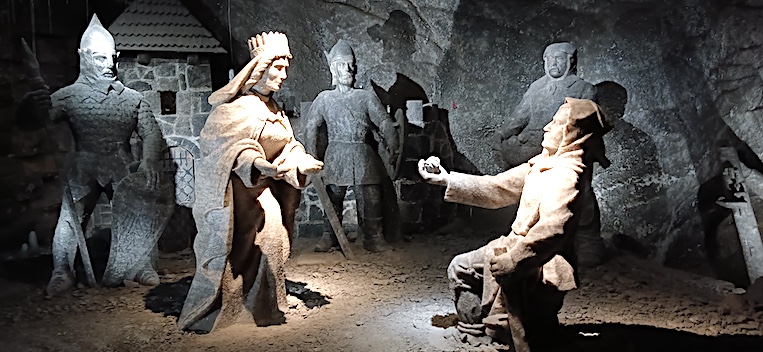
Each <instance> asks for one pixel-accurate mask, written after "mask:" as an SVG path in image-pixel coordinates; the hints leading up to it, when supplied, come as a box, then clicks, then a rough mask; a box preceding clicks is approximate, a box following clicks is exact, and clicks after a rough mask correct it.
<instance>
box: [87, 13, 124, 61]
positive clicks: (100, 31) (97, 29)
mask: <svg viewBox="0 0 763 352" xmlns="http://www.w3.org/2000/svg"><path fill="white" fill-rule="evenodd" d="M79 48H80V49H91V50H92V51H101V52H104V51H105V52H106V53H108V52H115V51H116V50H115V49H114V37H113V36H112V35H111V33H109V31H107V30H106V28H104V27H103V25H102V24H101V21H100V20H99V19H98V16H97V15H95V14H94V15H93V18H92V19H91V20H90V24H89V25H88V26H87V29H85V33H82V39H80V41H79ZM96 48H97V49H100V50H94V49H96ZM106 48H108V49H109V51H106Z"/></svg>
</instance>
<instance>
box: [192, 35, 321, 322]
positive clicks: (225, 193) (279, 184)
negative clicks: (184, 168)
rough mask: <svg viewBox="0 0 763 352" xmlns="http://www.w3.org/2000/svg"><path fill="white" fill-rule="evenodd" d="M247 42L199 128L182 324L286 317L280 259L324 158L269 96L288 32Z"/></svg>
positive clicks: (285, 61) (285, 55)
mask: <svg viewBox="0 0 763 352" xmlns="http://www.w3.org/2000/svg"><path fill="white" fill-rule="evenodd" d="M249 49H250V51H251V57H252V60H251V61H250V62H249V63H248V64H247V65H246V66H245V67H244V68H243V69H242V70H241V72H239V73H238V74H237V75H236V76H235V77H234V78H233V79H232V80H231V81H230V82H229V83H228V84H227V85H226V86H225V87H223V88H221V89H219V90H218V91H216V92H214V93H213V94H212V95H211V96H210V97H209V103H210V104H211V105H212V106H213V107H212V112H211V113H210V115H209V118H208V119H207V122H206V124H205V125H204V128H203V129H202V130H201V135H200V136H199V146H200V149H201V159H200V161H199V167H198V168H197V172H198V174H197V178H196V203H195V204H194V208H193V215H194V218H195V220H196V227H197V228H198V234H197V235H196V239H195V240H194V245H193V248H194V252H195V253H196V275H195V276H194V278H193V282H192V284H191V288H190V290H189V291H188V297H187V298H186V301H185V304H184V306H183V311H182V313H181V315H180V318H179V319H178V325H179V327H180V328H181V329H184V330H192V331H199V332H209V331H211V330H213V329H219V328H222V327H225V326H228V325H230V324H233V323H235V322H237V321H250V322H251V321H254V322H255V323H256V324H257V325H271V324H280V323H283V322H284V321H285V318H284V314H283V312H284V311H286V310H287V309H288V305H287V302H286V277H285V273H284V265H285V263H286V260H287V259H288V258H289V254H290V249H291V240H292V236H293V234H294V215H295V212H296V210H297V206H298V205H299V200H300V192H301V191H300V190H301V189H303V188H304V187H306V186H307V184H308V182H309V177H308V176H309V175H312V174H315V173H317V172H319V171H320V170H321V168H322V167H323V163H322V162H320V161H318V160H316V159H315V158H313V157H312V156H310V155H309V154H307V153H305V150H304V147H303V146H302V144H301V143H299V142H298V141H297V140H296V139H295V138H294V132H293V131H292V128H291V124H290V123H289V119H288V118H287V117H286V115H285V114H284V112H283V111H282V110H280V108H279V107H278V104H277V103H276V102H275V100H274V99H273V97H272V96H273V93H274V92H277V91H279V90H280V89H281V84H282V83H283V81H284V80H285V79H286V76H287V74H286V70H287V68H288V67H289V60H290V59H291V57H292V56H291V52H290V51H289V43H288V40H287V38H286V35H284V34H282V33H278V32H269V33H261V34H258V35H257V36H256V37H252V38H251V39H249Z"/></svg>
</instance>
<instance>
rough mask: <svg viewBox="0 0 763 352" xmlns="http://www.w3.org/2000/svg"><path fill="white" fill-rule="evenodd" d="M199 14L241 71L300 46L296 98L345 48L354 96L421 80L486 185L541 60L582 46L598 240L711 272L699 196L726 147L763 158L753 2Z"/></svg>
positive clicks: (324, 82)
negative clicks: (555, 45)
mask: <svg viewBox="0 0 763 352" xmlns="http://www.w3.org/2000/svg"><path fill="white" fill-rule="evenodd" d="M188 2H193V3H197V4H203V5H204V6H206V7H207V8H208V9H210V10H212V11H214V10H215V9H216V10H217V16H216V17H217V19H218V20H219V21H220V22H221V23H222V24H224V27H227V25H228V24H230V26H231V28H233V30H232V35H231V36H232V38H234V39H233V45H234V46H236V45H238V46H239V47H240V49H239V50H236V51H235V52H236V57H237V59H236V60H234V62H240V63H243V62H244V60H245V59H246V58H245V56H244V53H245V51H244V49H243V43H244V41H245V38H246V37H247V36H249V35H251V34H253V33H256V32H259V31H262V30H282V31H285V32H286V33H287V34H288V35H289V38H290V41H291V45H292V50H293V52H294V56H295V59H294V61H293V63H292V67H291V73H290V76H291V77H292V78H290V80H287V83H286V84H285V87H286V89H285V90H284V92H283V94H284V96H283V97H281V99H282V100H285V101H288V100H289V99H290V98H289V97H290V96H294V98H291V99H296V100H298V101H301V100H311V99H312V98H313V97H314V96H315V95H316V94H317V92H318V91H320V90H322V89H326V88H328V86H329V81H330V75H329V73H328V69H327V67H326V64H325V59H324V57H323V56H322V52H323V51H324V50H329V49H330V48H331V46H332V45H333V44H334V43H335V42H336V40H338V39H340V38H341V39H345V40H348V41H349V42H350V43H351V44H352V45H353V47H354V48H355V51H356V55H357V59H358V71H359V72H358V85H360V86H363V87H365V88H368V85H370V84H372V83H374V84H375V85H377V86H378V87H381V88H382V89H385V90H386V89H389V88H390V87H391V86H392V85H393V84H394V83H395V81H396V77H399V75H400V74H402V75H404V76H405V77H406V78H408V79H410V80H411V81H412V82H415V83H416V84H417V85H418V86H419V87H420V88H422V89H423V91H424V92H425V94H426V97H427V98H428V100H429V101H430V102H432V103H435V104H437V105H439V106H440V107H441V108H445V109H446V110H448V111H447V112H448V116H449V121H450V131H451V132H452V137H453V139H454V141H455V143H456V146H457V149H458V152H460V153H461V154H462V155H463V156H465V159H466V161H467V162H466V163H464V164H462V165H457V166H456V168H457V169H459V168H460V169H469V168H470V166H472V165H473V166H474V167H476V169H478V170H479V172H481V173H496V172H498V171H500V169H499V168H498V167H497V165H495V163H494V162H493V160H492V157H491V153H490V148H489V146H488V144H487V140H488V137H489V136H490V135H491V134H492V133H493V132H494V130H495V129H496V128H497V127H498V126H499V125H500V124H501V123H502V122H503V121H504V120H505V119H508V118H510V114H511V111H512V109H513V108H514V106H516V104H517V103H518V102H519V99H520V98H521V96H522V94H523V93H524V91H525V90H526V89H527V87H528V86H529V84H530V83H531V82H533V81H534V80H535V79H537V78H539V77H541V76H542V75H543V68H542V59H541V54H542V52H543V49H544V47H545V46H546V45H547V44H549V43H552V42H556V41H571V42H573V43H574V44H575V45H576V46H577V47H578V71H579V72H578V73H579V75H580V76H581V77H583V78H584V79H586V80H588V81H589V82H591V83H593V84H595V85H597V86H598V88H599V93H600V96H601V99H602V104H604V105H606V106H605V107H606V108H607V109H608V110H610V111H612V114H613V115H615V117H616V122H615V125H616V128H615V130H614V131H613V132H612V133H611V134H609V135H608V136H607V137H606V140H605V142H606V145H607V148H608V151H609V152H608V155H609V157H610V159H611V160H612V161H613V164H612V166H611V167H610V168H608V169H601V168H600V169H598V170H597V173H596V177H595V180H594V183H595V189H596V193H597V196H598V198H599V200H600V206H601V210H602V224H603V225H602V231H603V233H604V236H605V238H607V239H609V238H611V237H612V236H613V235H624V236H627V237H629V238H631V239H635V240H636V242H638V243H639V244H640V245H641V246H643V247H644V248H645V249H646V251H647V252H648V253H649V254H648V256H649V257H651V258H653V259H655V260H657V261H660V262H666V263H669V264H672V265H676V266H682V265H683V266H692V265H699V263H701V262H702V260H703V257H704V254H703V253H704V250H705V249H704V248H703V244H704V242H705V230H706V228H705V227H704V225H703V222H702V216H703V215H702V214H701V213H700V211H699V208H698V203H699V199H700V198H702V197H703V195H701V194H700V192H699V189H700V186H701V185H703V184H705V183H707V182H709V181H710V180H711V179H712V178H713V177H714V176H715V175H717V174H718V173H719V172H720V169H719V165H718V156H717V146H718V145H720V144H731V145H733V146H735V147H737V149H738V150H740V153H743V154H744V153H746V155H747V156H748V157H747V158H746V159H747V160H748V161H749V162H750V164H749V165H752V166H751V167H757V163H759V159H758V158H757V155H761V153H762V152H763V142H762V141H761V139H760V138H758V137H759V136H761V127H760V126H761V124H760V118H761V116H759V115H760V112H759V111H758V110H757V109H759V106H760V103H761V96H762V95H761V89H763V84H761V78H760V77H761V75H760V73H759V66H760V64H758V60H756V59H755V58H756V57H758V54H759V53H758V50H759V45H760V38H759V37H760V35H758V34H756V31H755V29H756V28H757V26H758V25H760V24H761V21H760V15H761V13H763V10H761V9H760V4H759V2H756V1H731V2H721V1H716V2H713V1H698V0H682V1H675V2H664V1H652V0H640V1H618V0H581V1H573V2H570V1H561V0H558V1H542V2H539V1H529V0H514V1H498V0H495V1H490V0H483V1H456V0H412V1H394V0H390V1H370V0H343V1H339V0H337V1H332V0H321V1H300V2H299V5H294V6H292V5H291V3H286V2H284V3H282V2H276V1H263V2H258V3H253V2H249V1H241V0H239V1H236V0H233V1H231V2H230V6H231V8H232V10H233V11H232V12H231V13H233V14H236V15H231V16H230V17H229V16H228V14H227V9H226V6H225V5H220V6H218V5H217V2H216V1H211V0H189V1H188ZM245 14H246V15H245ZM229 19H230V21H228V20H229ZM751 33H752V34H751ZM237 43H240V44H237ZM761 210H763V209H761ZM504 215H505V212H504V213H501V212H497V213H496V216H495V217H494V220H495V222H499V223H500V222H506V219H504V218H503V216H504ZM481 220H482V218H481Z"/></svg>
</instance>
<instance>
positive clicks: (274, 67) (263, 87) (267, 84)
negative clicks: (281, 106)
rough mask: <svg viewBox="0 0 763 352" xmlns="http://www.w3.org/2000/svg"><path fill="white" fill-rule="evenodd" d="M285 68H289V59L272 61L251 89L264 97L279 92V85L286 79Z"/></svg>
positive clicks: (281, 58) (283, 58)
mask: <svg viewBox="0 0 763 352" xmlns="http://www.w3.org/2000/svg"><path fill="white" fill-rule="evenodd" d="M287 68H289V59H287V58H285V57H280V58H277V59H275V60H273V62H271V63H270V66H268V68H267V69H266V70H265V72H263V73H262V78H260V79H259V80H258V81H257V83H256V84H255V85H254V87H252V89H254V90H255V91H257V92H258V93H260V94H264V95H268V94H270V93H273V92H277V91H279V90H281V84H283V81H284V80H285V79H286V69H287ZM252 79H254V78H252Z"/></svg>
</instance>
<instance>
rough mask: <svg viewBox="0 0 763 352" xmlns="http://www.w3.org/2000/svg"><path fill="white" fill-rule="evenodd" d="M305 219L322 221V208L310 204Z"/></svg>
mask: <svg viewBox="0 0 763 352" xmlns="http://www.w3.org/2000/svg"><path fill="white" fill-rule="evenodd" d="M307 219H308V220H309V221H323V210H321V209H320V208H318V207H317V206H314V205H311V206H310V210H309V211H308V217H307Z"/></svg>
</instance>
